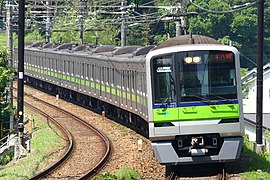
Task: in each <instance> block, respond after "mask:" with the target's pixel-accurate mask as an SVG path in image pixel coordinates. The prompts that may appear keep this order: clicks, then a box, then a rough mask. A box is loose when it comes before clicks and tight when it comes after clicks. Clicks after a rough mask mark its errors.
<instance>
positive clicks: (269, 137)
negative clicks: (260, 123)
mask: <svg viewBox="0 0 270 180" xmlns="http://www.w3.org/2000/svg"><path fill="white" fill-rule="evenodd" d="M264 134H265V136H266V137H267V138H268V139H269V140H270V131H269V130H265V131H264Z"/></svg>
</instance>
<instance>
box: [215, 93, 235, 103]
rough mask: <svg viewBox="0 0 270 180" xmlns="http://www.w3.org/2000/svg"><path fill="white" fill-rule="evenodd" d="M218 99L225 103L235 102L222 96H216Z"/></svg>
mask: <svg viewBox="0 0 270 180" xmlns="http://www.w3.org/2000/svg"><path fill="white" fill-rule="evenodd" d="M216 97H217V98H219V99H222V100H225V101H229V102H230V103H232V102H233V100H232V99H227V98H225V97H222V96H217V95H216Z"/></svg>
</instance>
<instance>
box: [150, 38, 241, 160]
mask: <svg viewBox="0 0 270 180" xmlns="http://www.w3.org/2000/svg"><path fill="white" fill-rule="evenodd" d="M146 69H147V70H146V77H147V92H148V116H149V117H148V118H149V138H150V140H151V141H152V147H153V149H154V152H155V155H156V157H157V159H158V161H159V163H161V164H165V165H181V164H196V163H215V162H227V161H233V160H235V159H237V158H239V156H240V152H241V149H242V143H243V137H242V136H243V132H244V128H243V110H242V97H241V92H242V90H241V81H240V65H239V52H238V51H237V49H236V48H234V47H231V46H225V45H220V44H219V43H218V41H215V40H214V39H211V38H209V37H205V36H198V35H195V36H193V37H191V36H190V35H188V36H180V37H177V38H173V39H170V40H168V41H166V42H164V43H162V44H160V45H159V46H157V47H156V48H155V49H154V50H152V51H151V52H150V53H148V55H147V57H146Z"/></svg>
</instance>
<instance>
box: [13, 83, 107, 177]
mask: <svg viewBox="0 0 270 180" xmlns="http://www.w3.org/2000/svg"><path fill="white" fill-rule="evenodd" d="M14 89H15V88H14ZM24 99H25V104H26V105H27V106H29V107H30V108H31V109H33V110H35V111H37V112H38V113H40V114H42V115H43V116H45V117H47V119H48V120H50V121H52V122H54V123H55V124H56V125H57V126H60V127H61V131H63V132H65V134H67V135H66V136H67V137H68V142H69V143H68V144H69V145H68V148H67V150H66V152H65V153H64V155H63V156H62V157H61V158H60V159H59V160H58V161H57V162H55V163H54V164H53V165H51V166H50V167H48V168H47V169H45V170H44V171H42V172H40V173H38V174H37V175H36V176H34V177H32V179H38V178H45V179H89V178H91V177H93V176H94V175H96V174H97V173H98V172H99V171H100V170H101V169H102V167H103V166H104V165H105V164H106V162H107V161H108V160H109V158H110V155H111V151H112V148H111V143H110V141H109V139H108V138H107V137H106V136H105V135H104V134H103V133H102V132H100V131H99V130H98V129H96V128H95V127H94V126H92V125H91V124H89V123H88V122H86V121H84V120H82V119H80V118H78V117H77V116H76V115H74V114H71V113H69V112H67V111H65V110H63V109H61V108H59V107H57V106H55V105H52V104H50V103H48V102H46V101H43V100H41V99H38V98H36V97H33V96H31V95H30V94H27V93H25V98H24ZM49 114H50V115H49Z"/></svg>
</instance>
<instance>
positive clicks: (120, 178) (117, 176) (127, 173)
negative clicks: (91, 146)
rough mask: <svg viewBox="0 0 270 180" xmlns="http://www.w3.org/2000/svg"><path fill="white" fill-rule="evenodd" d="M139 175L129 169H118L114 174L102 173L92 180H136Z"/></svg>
mask: <svg viewBox="0 0 270 180" xmlns="http://www.w3.org/2000/svg"><path fill="white" fill-rule="evenodd" d="M140 178H141V175H140V174H139V173H138V172H137V171H135V170H133V169H131V168H121V169H118V170H117V171H116V172H115V173H114V174H111V173H109V172H108V171H106V172H104V173H102V174H101V175H100V176H98V177H95V178H94V180H137V179H140Z"/></svg>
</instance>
